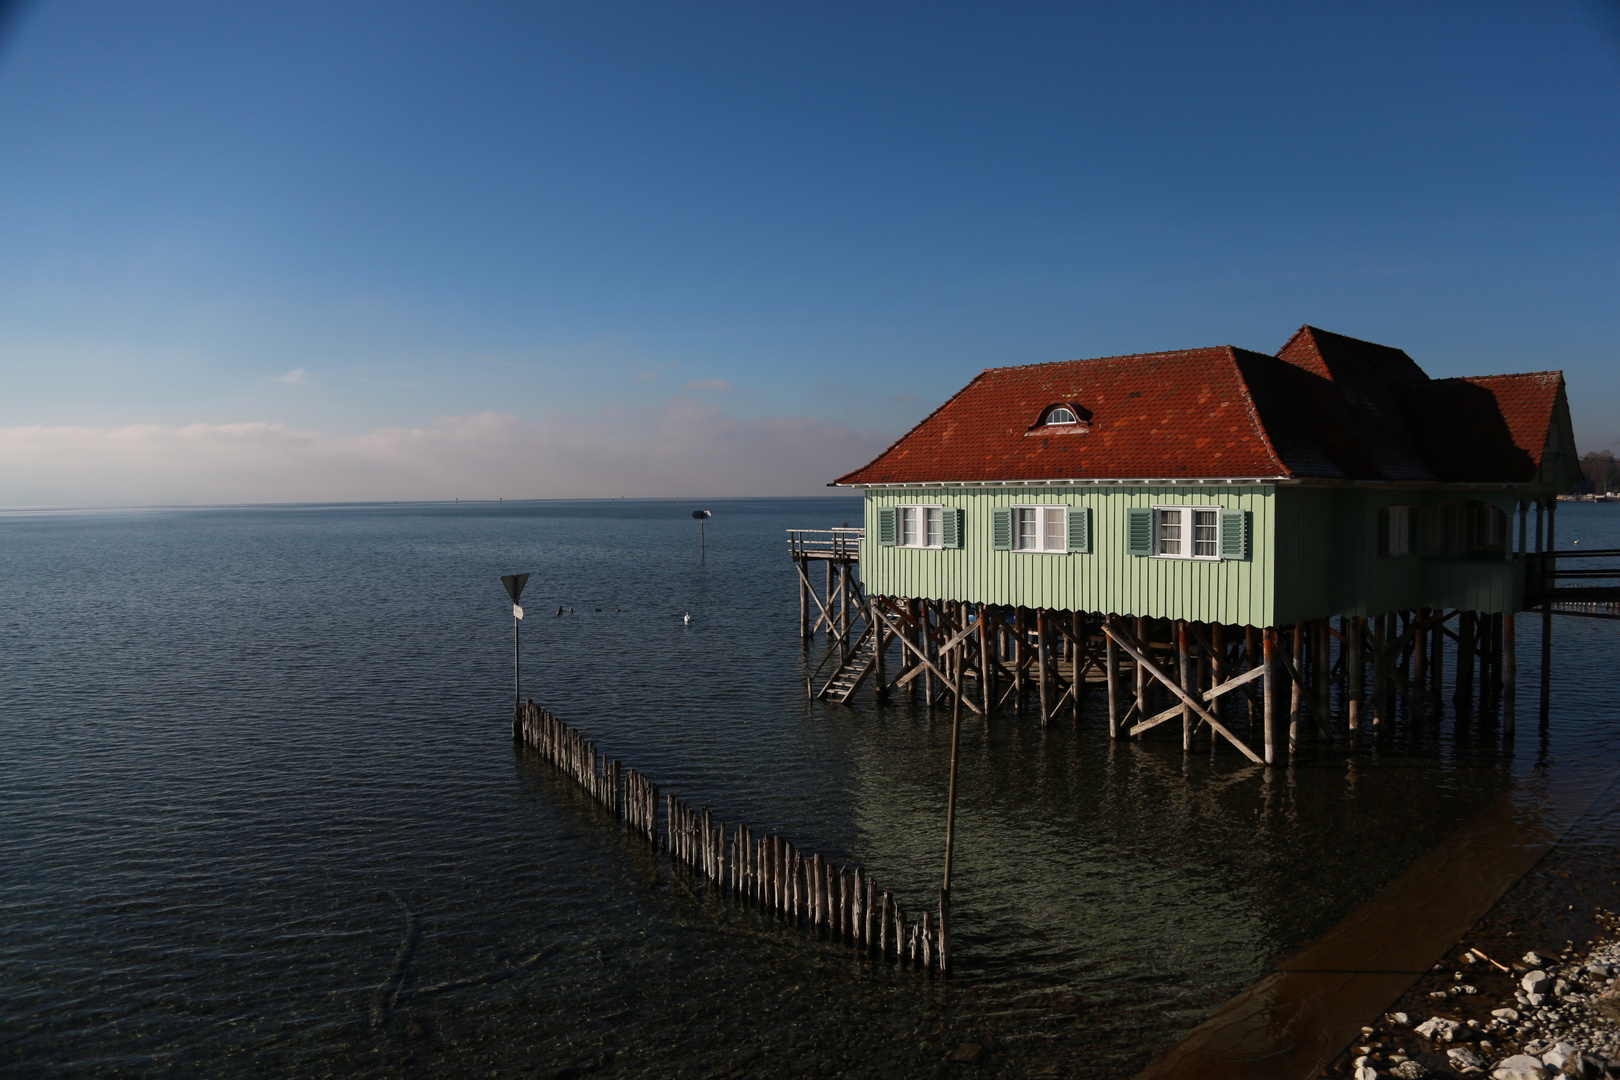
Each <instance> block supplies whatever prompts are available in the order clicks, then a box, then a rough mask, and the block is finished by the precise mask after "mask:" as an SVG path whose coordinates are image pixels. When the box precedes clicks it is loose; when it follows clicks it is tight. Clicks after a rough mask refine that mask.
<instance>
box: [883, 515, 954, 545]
mask: <svg viewBox="0 0 1620 1080" xmlns="http://www.w3.org/2000/svg"><path fill="white" fill-rule="evenodd" d="M895 509H896V510H897V511H898V513H899V516H900V546H901V547H928V548H937V547H939V546H940V545H941V540H942V538H943V526H942V523H941V518H942V516H943V515H942V513H941V511H942V509H943V508H942V507H938V506H900V507H896V508H895Z"/></svg>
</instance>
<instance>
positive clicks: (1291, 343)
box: [1277, 326, 1438, 480]
mask: <svg viewBox="0 0 1620 1080" xmlns="http://www.w3.org/2000/svg"><path fill="white" fill-rule="evenodd" d="M1277 356H1278V357H1279V358H1280V359H1282V360H1283V361H1285V362H1286V363H1288V364H1291V365H1293V367H1294V368H1296V369H1297V370H1298V372H1299V374H1297V375H1295V376H1294V377H1293V383H1294V388H1295V393H1296V394H1297V395H1298V396H1299V398H1300V401H1301V403H1302V404H1304V405H1305V407H1306V408H1307V409H1308V410H1309V411H1310V413H1311V414H1312V416H1313V417H1314V418H1315V423H1316V425H1317V426H1318V430H1319V431H1320V432H1321V437H1322V441H1323V443H1324V444H1325V445H1326V447H1327V448H1328V451H1329V453H1331V454H1332V455H1333V458H1334V460H1335V461H1336V462H1337V463H1338V465H1339V468H1340V469H1341V470H1343V472H1344V475H1346V476H1349V477H1352V478H1354V479H1357V480H1436V479H1438V477H1437V476H1435V474H1434V471H1433V470H1432V469H1430V468H1429V466H1428V464H1427V463H1426V462H1425V461H1424V460H1423V456H1422V455H1421V454H1419V453H1418V448H1417V444H1416V443H1415V442H1413V440H1412V433H1411V431H1410V429H1409V428H1408V427H1407V424H1406V417H1405V415H1404V414H1403V413H1402V412H1401V406H1400V401H1399V399H1398V396H1397V394H1396V392H1395V389H1394V387H1395V385H1396V384H1405V383H1413V382H1426V381H1428V378H1429V376H1428V375H1427V374H1426V373H1425V372H1424V370H1423V369H1422V368H1420V367H1418V366H1417V364H1416V363H1414V362H1413V360H1412V358H1411V357H1410V356H1407V355H1406V354H1405V353H1404V352H1402V351H1401V350H1400V349H1392V348H1390V347H1389V346H1387V345H1375V344H1374V343H1372V342H1370V341H1361V340H1359V339H1357V338H1353V337H1345V336H1344V335H1343V334H1333V333H1329V332H1328V331H1326V330H1318V329H1317V328H1316V327H1314V326H1302V327H1300V328H1299V331H1298V332H1297V333H1296V334H1294V336H1293V337H1291V338H1289V339H1288V343H1287V344H1286V345H1284V346H1283V347H1282V348H1281V349H1279V350H1277Z"/></svg>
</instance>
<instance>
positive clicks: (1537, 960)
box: [1519, 952, 1547, 968]
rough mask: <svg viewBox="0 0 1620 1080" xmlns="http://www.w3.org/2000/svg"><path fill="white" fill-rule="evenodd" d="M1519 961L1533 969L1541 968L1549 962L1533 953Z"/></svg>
mask: <svg viewBox="0 0 1620 1080" xmlns="http://www.w3.org/2000/svg"><path fill="white" fill-rule="evenodd" d="M1519 959H1520V960H1523V961H1524V962H1525V963H1527V964H1529V965H1530V966H1531V967H1533V968H1538V967H1541V966H1542V965H1543V964H1545V963H1546V962H1547V961H1545V960H1543V959H1542V958H1541V957H1540V956H1539V955H1538V954H1536V953H1533V952H1527V953H1525V954H1524V955H1523V956H1521V957H1519Z"/></svg>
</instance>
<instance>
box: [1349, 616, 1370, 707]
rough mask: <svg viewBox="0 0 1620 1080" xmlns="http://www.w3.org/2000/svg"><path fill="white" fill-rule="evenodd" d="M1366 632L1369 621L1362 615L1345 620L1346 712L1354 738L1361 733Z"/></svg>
mask: <svg viewBox="0 0 1620 1080" xmlns="http://www.w3.org/2000/svg"><path fill="white" fill-rule="evenodd" d="M1366 632H1367V620H1365V619H1363V618H1362V617H1361V616H1360V615H1356V616H1353V617H1351V618H1349V619H1346V620H1345V654H1344V656H1345V659H1344V674H1345V705H1344V712H1345V717H1346V723H1348V724H1349V726H1350V734H1351V736H1352V737H1354V736H1355V735H1357V734H1359V733H1360V731H1361V704H1362V703H1361V690H1362V686H1361V680H1362V676H1363V674H1364V668H1363V666H1362V660H1361V643H1362V637H1363V635H1365V634H1366Z"/></svg>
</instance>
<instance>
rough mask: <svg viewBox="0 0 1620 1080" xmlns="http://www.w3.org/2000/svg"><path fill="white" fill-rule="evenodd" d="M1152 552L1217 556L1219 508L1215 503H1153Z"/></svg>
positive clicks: (1189, 556) (1169, 555)
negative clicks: (1159, 504) (1213, 504)
mask: <svg viewBox="0 0 1620 1080" xmlns="http://www.w3.org/2000/svg"><path fill="white" fill-rule="evenodd" d="M1153 554H1155V555H1162V556H1164V557H1166V558H1171V559H1219V558H1220V557H1221V511H1220V508H1219V507H1217V506H1155V507H1154V508H1153Z"/></svg>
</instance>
